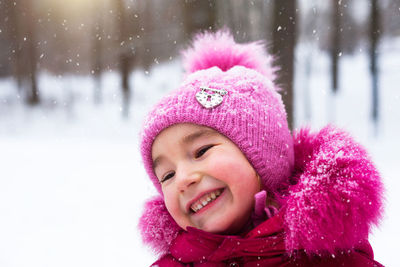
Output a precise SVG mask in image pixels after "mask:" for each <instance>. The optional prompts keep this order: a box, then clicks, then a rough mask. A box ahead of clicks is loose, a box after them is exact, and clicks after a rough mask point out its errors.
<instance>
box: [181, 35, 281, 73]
mask: <svg viewBox="0 0 400 267" xmlns="http://www.w3.org/2000/svg"><path fill="white" fill-rule="evenodd" d="M182 54H183V66H184V68H185V71H186V73H187V74H190V73H192V72H195V71H198V70H203V69H208V68H212V67H218V68H220V69H221V70H222V71H227V70H229V69H231V68H232V67H234V66H244V67H246V68H249V69H254V70H256V71H258V72H260V73H261V74H263V75H265V76H266V77H267V78H268V79H270V80H273V79H274V78H275V70H276V69H275V68H274V67H272V57H271V56H270V55H268V54H267V53H266V48H265V45H264V43H263V42H261V41H257V42H253V43H247V44H237V43H235V40H234V39H233V36H232V35H231V34H230V33H229V31H228V30H220V31H217V32H216V33H211V32H205V33H200V34H198V35H196V36H195V37H194V38H193V43H192V46H191V47H190V48H189V49H187V50H185V51H183V52H182Z"/></svg>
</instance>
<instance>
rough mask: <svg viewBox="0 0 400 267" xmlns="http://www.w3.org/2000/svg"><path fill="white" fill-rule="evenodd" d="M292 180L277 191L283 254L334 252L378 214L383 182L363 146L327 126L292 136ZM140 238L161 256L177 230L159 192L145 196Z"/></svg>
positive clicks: (360, 236) (360, 235) (362, 235)
mask: <svg viewBox="0 0 400 267" xmlns="http://www.w3.org/2000/svg"><path fill="white" fill-rule="evenodd" d="M293 138H294V151H295V174H294V177H293V178H294V180H295V181H296V183H295V184H294V185H291V186H289V187H288V190H287V191H286V193H283V194H281V195H280V197H281V200H282V201H283V207H284V208H285V215H284V228H285V231H286V237H285V245H286V249H287V252H288V253H289V254H292V253H293V252H294V251H295V250H297V249H304V250H305V251H306V253H307V254H309V255H313V254H324V253H329V254H335V252H337V251H340V250H343V249H346V250H347V249H352V248H353V247H354V246H355V245H357V244H358V243H359V242H360V241H362V240H364V239H367V238H368V233H369V231H370V230H371V227H372V226H373V225H377V224H378V222H379V220H380V218H381V216H382V213H383V205H382V195H383V185H382V183H381V179H380V176H379V173H378V172H377V170H376V168H375V167H374V165H373V164H372V162H371V160H370V158H369V156H368V155H367V153H366V151H365V149H364V148H363V147H362V146H361V145H360V144H358V143H356V142H355V141H354V140H353V139H352V138H351V137H350V136H349V135H348V134H347V133H346V132H344V131H341V130H338V129H336V128H334V127H332V126H327V127H325V128H323V129H322V130H321V131H319V132H318V133H312V132H310V130H309V129H300V130H298V131H296V132H295V133H294V135H293ZM139 228H140V231H141V233H142V237H143V241H144V242H145V243H146V244H148V245H149V246H150V247H152V248H153V250H154V251H155V252H156V253H157V254H159V255H162V254H165V253H166V252H167V251H168V248H169V246H170V244H171V242H172V240H173V239H174V238H175V237H176V235H177V234H178V232H179V230H180V228H179V226H178V225H177V224H176V223H175V221H174V220H173V219H172V217H171V216H170V215H169V213H168V211H167V210H166V208H165V205H164V201H163V199H162V197H161V196H158V197H156V198H153V199H150V200H149V201H148V202H147V203H146V204H145V208H144V213H143V215H142V217H141V218H140V221H139Z"/></svg>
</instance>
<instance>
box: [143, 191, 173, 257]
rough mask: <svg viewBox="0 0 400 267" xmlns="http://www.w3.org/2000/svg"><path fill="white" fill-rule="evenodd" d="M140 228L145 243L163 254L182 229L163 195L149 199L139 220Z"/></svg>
mask: <svg viewBox="0 0 400 267" xmlns="http://www.w3.org/2000/svg"><path fill="white" fill-rule="evenodd" d="M139 229H140V232H141V234H142V239H143V242H144V243H145V244H148V245H149V246H150V247H151V248H152V249H153V250H154V251H155V252H156V254H159V255H163V254H165V253H166V252H167V251H168V248H169V246H170V244H171V242H172V240H174V239H175V237H176V236H177V234H178V232H179V230H180V229H181V228H180V227H179V226H178V225H177V224H176V223H175V221H174V219H172V217H171V215H170V214H169V213H168V210H167V208H166V207H165V204H164V199H163V198H162V197H161V196H156V197H153V198H151V199H149V200H148V201H147V202H146V203H145V205H144V212H143V215H142V217H141V218H140V220H139Z"/></svg>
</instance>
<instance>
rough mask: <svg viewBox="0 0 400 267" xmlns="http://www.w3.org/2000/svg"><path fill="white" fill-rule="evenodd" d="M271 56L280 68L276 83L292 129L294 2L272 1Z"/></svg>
mask: <svg viewBox="0 0 400 267" xmlns="http://www.w3.org/2000/svg"><path fill="white" fill-rule="evenodd" d="M273 25H274V27H273V29H274V31H273V46H272V50H273V54H274V55H275V56H276V58H277V60H276V64H277V65H278V66H279V67H281V70H280V72H279V77H278V79H277V83H278V84H280V85H281V87H282V89H283V92H282V93H283V101H284V103H285V106H286V112H287V114H288V123H289V127H290V128H291V129H292V128H293V77H294V66H293V65H294V49H295V44H296V1H295V0H289V1H282V0H275V1H274V23H273Z"/></svg>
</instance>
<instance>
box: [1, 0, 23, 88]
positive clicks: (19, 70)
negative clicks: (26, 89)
mask: <svg viewBox="0 0 400 267" xmlns="http://www.w3.org/2000/svg"><path fill="white" fill-rule="evenodd" d="M5 5H6V6H5V7H6V9H7V10H8V14H9V19H8V25H7V28H8V34H9V38H10V40H11V53H12V55H11V61H12V63H11V64H12V71H13V75H14V78H15V80H16V82H17V88H18V91H21V90H22V89H23V88H22V81H23V76H24V68H23V64H22V62H23V60H22V51H21V50H22V49H21V48H22V47H21V43H22V39H23V37H22V33H21V24H23V23H21V22H20V13H21V12H20V10H19V9H20V8H19V5H16V4H14V2H12V1H6V2H5Z"/></svg>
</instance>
